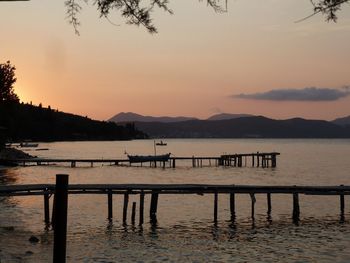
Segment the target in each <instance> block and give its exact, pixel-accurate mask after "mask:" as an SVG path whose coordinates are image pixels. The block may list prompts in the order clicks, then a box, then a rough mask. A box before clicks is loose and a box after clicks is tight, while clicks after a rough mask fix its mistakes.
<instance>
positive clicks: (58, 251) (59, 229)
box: [53, 174, 68, 263]
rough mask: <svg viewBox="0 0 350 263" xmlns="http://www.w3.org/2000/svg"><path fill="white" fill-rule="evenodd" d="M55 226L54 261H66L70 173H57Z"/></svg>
mask: <svg viewBox="0 0 350 263" xmlns="http://www.w3.org/2000/svg"><path fill="white" fill-rule="evenodd" d="M55 198H56V204H55V209H56V212H55V216H56V219H55V228H54V245H53V262H54V263H64V262H66V239H67V209H68V175H67V174H57V175H56V188H55Z"/></svg>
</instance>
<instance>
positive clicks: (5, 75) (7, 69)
mask: <svg viewBox="0 0 350 263" xmlns="http://www.w3.org/2000/svg"><path fill="white" fill-rule="evenodd" d="M15 70H16V68H15V67H14V66H12V65H11V63H10V61H7V62H6V63H3V64H0V103H3V102H6V101H7V102H19V99H18V96H17V95H16V93H15V91H14V89H13V85H14V84H15V82H16V80H17V79H16V78H15Z"/></svg>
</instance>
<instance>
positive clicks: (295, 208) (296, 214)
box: [293, 193, 300, 222]
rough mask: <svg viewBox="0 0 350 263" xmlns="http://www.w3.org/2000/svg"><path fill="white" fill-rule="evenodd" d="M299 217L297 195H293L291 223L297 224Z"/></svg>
mask: <svg viewBox="0 0 350 263" xmlns="http://www.w3.org/2000/svg"><path fill="white" fill-rule="evenodd" d="M299 216H300V207H299V194H298V193H293V221H294V222H298V221H299Z"/></svg>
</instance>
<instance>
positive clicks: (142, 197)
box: [139, 191, 145, 226]
mask: <svg viewBox="0 0 350 263" xmlns="http://www.w3.org/2000/svg"><path fill="white" fill-rule="evenodd" d="M144 204H145V193H144V192H143V191H142V192H141V193H140V213H139V225H140V226H141V225H142V224H143V209H144Z"/></svg>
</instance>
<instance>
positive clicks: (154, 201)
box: [150, 193, 158, 223]
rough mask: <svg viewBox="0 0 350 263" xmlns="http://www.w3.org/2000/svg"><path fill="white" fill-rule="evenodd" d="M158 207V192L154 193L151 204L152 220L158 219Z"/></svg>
mask: <svg viewBox="0 0 350 263" xmlns="http://www.w3.org/2000/svg"><path fill="white" fill-rule="evenodd" d="M157 208H158V193H152V195H151V206H150V218H151V222H153V223H154V222H156V221H157Z"/></svg>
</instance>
